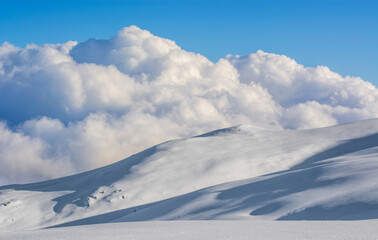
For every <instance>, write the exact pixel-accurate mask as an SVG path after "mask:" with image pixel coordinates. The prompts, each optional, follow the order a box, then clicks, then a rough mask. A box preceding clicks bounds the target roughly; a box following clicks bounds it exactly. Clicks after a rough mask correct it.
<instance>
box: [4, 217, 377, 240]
mask: <svg viewBox="0 0 378 240" xmlns="http://www.w3.org/2000/svg"><path fill="white" fill-rule="evenodd" d="M377 225H378V221H376V220H370V221H358V222H338V221H332V222H331V221H317V222H312V221H286V222H283V221H275V222H274V221H170V222H140V223H112V224H99V225H89V226H80V227H77V226H76V227H67V228H53V229H44V230H36V231H22V232H16V233H14V232H9V233H2V234H1V235H0V239H1V240H3V239H4V240H5V239H13V240H18V239H20V240H21V239H28V240H33V239H36V240H44V239H46V240H51V239H56V240H66V239H70V240H71V239H81V240H86V239H88V240H92V239H98V240H101V239H104V240H105V239H106V240H107V239H113V240H116V239H159V240H160V239H165V240H170V239H182V240H185V239H190V240H192V239H196V240H198V239H206V240H212V239H216V240H218V239H248V240H249V239H264V240H270V239H334V240H337V239H354V240H356V239H364V240H368V239H377V236H378V228H377Z"/></svg>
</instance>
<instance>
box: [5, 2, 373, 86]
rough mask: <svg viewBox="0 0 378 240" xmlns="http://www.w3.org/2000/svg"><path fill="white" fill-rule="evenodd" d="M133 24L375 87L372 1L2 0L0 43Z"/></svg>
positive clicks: (191, 45)
mask: <svg viewBox="0 0 378 240" xmlns="http://www.w3.org/2000/svg"><path fill="white" fill-rule="evenodd" d="M129 25H137V26H139V27H141V28H143V29H147V30H149V31H151V32H152V33H153V34H155V35H158V36H160V37H165V38H169V39H172V40H174V41H176V43H177V44H178V45H179V46H181V47H182V48H184V49H186V50H189V51H194V52H198V53H201V54H203V55H205V56H206V57H208V58H209V59H211V60H212V61H217V60H218V59H219V58H221V57H224V56H225V55H226V54H228V53H230V54H239V55H245V54H248V53H252V52H256V51H257V50H258V49H261V50H263V51H266V52H272V53H278V54H285V55H287V56H289V57H291V58H293V59H295V60H296V61H297V62H299V63H301V64H304V65H305V66H317V65H326V66H329V67H330V68H331V70H332V71H335V72H338V73H340V74H342V75H343V76H346V75H351V76H361V77H362V78H363V79H364V80H367V81H370V82H372V83H373V84H374V85H375V86H378V57H377V56H378V1H368V0H359V1H357V0H356V1H348V0H345V1H341V0H339V1H337V0H329V1H321V0H317V1H306V0H302V1H206V0H202V1H120V0H118V1H116V0H113V1H84V0H76V1H70V0H66V1H59V0H55V1H17V0H14V1H2V2H1V8H0V42H4V41H7V42H10V43H12V44H14V45H17V46H24V45H25V44H27V43H36V44H43V43H57V42H65V41H68V40H76V41H83V40H86V39H88V38H96V39H99V38H109V37H110V36H113V35H115V34H116V32H117V31H118V30H119V29H121V28H122V27H125V26H129Z"/></svg>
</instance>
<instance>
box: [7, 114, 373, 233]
mask: <svg viewBox="0 0 378 240" xmlns="http://www.w3.org/2000/svg"><path fill="white" fill-rule="evenodd" d="M0 203H2V205H1V206H0V230H2V231H12V230H20V229H39V228H44V227H50V226H71V225H81V224H92V223H106V222H123V221H145V220H178V219H191V220H200V219H238V220H241V219H243V220H277V219H278V220H302V219H307V220H323V219H329V220H336V219H344V220H356V219H375V218H378V119H373V120H367V121H360V122H355V123H350V124H344V125H338V126H334V127H328V128H321V129H311V130H295V131H294V130H269V129H262V128H257V127H253V126H238V127H233V128H228V129H221V130H218V131H215V132H211V133H208V134H204V135H201V136H197V137H193V138H188V139H183V140H174V141H170V142H166V143H163V144H160V145H157V146H155V147H152V148H150V149H147V150H145V151H142V152H140V153H138V154H136V155H133V156H131V157H129V158H126V159H124V160H122V161H119V162H117V163H115V164H112V165H109V166H106V167H103V168H99V169H95V170H92V171H89V172H84V173H80V174H77V175H73V176H68V177H64V178H60V179H54V180H50V181H46V182H40V183H32V184H23V185H9V186H2V187H0Z"/></svg>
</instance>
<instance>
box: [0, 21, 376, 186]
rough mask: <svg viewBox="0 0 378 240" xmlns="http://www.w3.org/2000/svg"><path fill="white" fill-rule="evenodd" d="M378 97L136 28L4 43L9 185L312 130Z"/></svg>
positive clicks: (2, 154) (3, 148)
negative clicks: (222, 131) (211, 53)
mask: <svg viewBox="0 0 378 240" xmlns="http://www.w3.org/2000/svg"><path fill="white" fill-rule="evenodd" d="M235 44H237V43H235ZM377 102H378V90H377V89H376V88H375V87H374V86H373V85H372V84H370V83H369V82H365V81H363V80H362V79H360V78H358V77H349V76H347V77H342V76H340V75H339V74H337V73H335V72H332V71H331V70H330V69H329V68H327V67H325V66H318V67H315V68H312V67H304V66H302V65H300V64H298V63H297V62H295V60H293V59H290V58H289V57H286V56H282V55H277V54H272V53H266V52H263V51H257V52H256V53H252V54H249V55H246V56H233V55H228V56H226V57H225V58H222V59H220V60H219V61H217V62H216V63H213V62H211V61H209V60H208V59H207V58H206V57H205V56H202V55H200V54H197V53H193V52H188V51H185V50H183V49H181V48H180V47H179V46H177V45H176V43H175V42H173V41H171V40H168V39H164V38H160V37H158V36H154V35H153V34H151V33H150V32H148V31H146V30H142V29H140V28H138V27H136V26H130V27H127V28H123V29H121V30H120V31H119V32H118V34H117V35H116V36H114V37H111V38H110V39H102V40H96V39H90V40H87V41H84V42H80V43H77V42H73V41H70V42H67V43H62V44H45V45H42V46H37V45H34V44H30V45H27V46H26V47H25V48H18V47H15V46H13V45H11V44H10V43H3V44H2V45H1V46H0V121H1V122H0V164H1V166H2V167H1V168H0V181H1V182H0V184H4V183H22V182H30V181H37V180H38V181H39V180H46V179H51V178H54V177H61V176H65V175H67V174H73V173H77V172H80V171H86V170H89V169H94V168H98V167H101V166H105V165H107V164H110V163H114V162H116V161H118V160H120V159H122V158H124V157H125V156H129V155H131V154H134V153H136V152H139V151H141V150H143V149H145V148H148V147H151V146H153V145H155V144H158V143H160V142H164V141H167V140H170V139H178V138H183V137H184V138H185V137H190V136H193V135H197V134H201V133H203V132H207V131H211V130H215V129H219V128H224V127H229V126H234V125H240V124H252V125H254V126H262V127H267V128H271V127H274V128H276V129H283V128H284V129H304V128H313V127H324V126H330V125H335V124H338V123H345V122H351V121H355V120H361V119H368V118H374V117H378V104H377Z"/></svg>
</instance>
